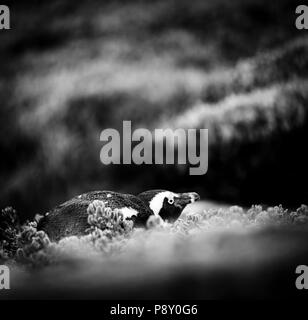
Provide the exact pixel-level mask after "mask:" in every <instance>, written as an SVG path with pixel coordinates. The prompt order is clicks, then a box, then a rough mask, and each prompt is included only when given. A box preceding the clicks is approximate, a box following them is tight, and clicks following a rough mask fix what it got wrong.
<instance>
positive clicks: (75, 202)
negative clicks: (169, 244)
mask: <svg viewBox="0 0 308 320" xmlns="http://www.w3.org/2000/svg"><path fill="white" fill-rule="evenodd" d="M94 200H100V201H103V202H105V205H106V207H110V208H111V209H120V210H123V212H124V213H125V212H127V210H130V211H131V212H132V213H133V214H132V215H129V216H128V217H127V216H126V217H125V218H128V219H131V220H133V221H134V225H136V226H138V225H145V223H146V221H147V219H148V217H149V216H150V215H151V214H153V212H152V211H151V210H150V208H149V207H148V206H147V205H146V204H145V203H144V202H143V201H142V200H141V199H139V198H138V197H136V196H134V195H131V194H122V193H118V192H113V191H92V192H88V193H84V194H81V195H79V196H76V197H74V198H72V199H71V200H69V201H66V202H64V203H62V204H60V205H59V206H57V207H56V208H54V209H53V210H52V211H50V212H49V213H47V214H46V215H45V216H44V217H43V218H42V219H41V220H40V221H39V224H38V229H39V230H43V231H45V232H46V233H47V234H48V236H49V238H50V239H51V240H53V241H58V240H60V239H61V238H63V237H66V236H73V235H75V236H80V235H84V234H85V230H86V229H87V228H88V227H89V225H88V213H87V208H88V206H89V204H90V203H91V202H93V201H94ZM124 216H125V215H124Z"/></svg>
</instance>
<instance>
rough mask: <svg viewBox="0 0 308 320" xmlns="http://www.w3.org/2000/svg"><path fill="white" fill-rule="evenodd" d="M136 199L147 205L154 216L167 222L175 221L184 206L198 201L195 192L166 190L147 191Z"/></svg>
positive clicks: (198, 197)
mask: <svg viewBox="0 0 308 320" xmlns="http://www.w3.org/2000/svg"><path fill="white" fill-rule="evenodd" d="M138 197H139V198H140V199H141V200H143V201H144V202H146V203H147V205H148V206H149V207H150V209H151V210H152V212H153V213H154V215H156V216H160V217H161V218H162V219H163V220H165V221H169V222H173V221H175V220H177V219H178V218H179V216H180V215H181V213H182V211H183V210H184V208H185V207H186V205H188V204H189V203H193V202H195V201H197V200H199V199H200V196H199V195H198V193H196V192H186V193H175V192H171V191H166V190H149V191H145V192H142V193H140V194H139V195H138Z"/></svg>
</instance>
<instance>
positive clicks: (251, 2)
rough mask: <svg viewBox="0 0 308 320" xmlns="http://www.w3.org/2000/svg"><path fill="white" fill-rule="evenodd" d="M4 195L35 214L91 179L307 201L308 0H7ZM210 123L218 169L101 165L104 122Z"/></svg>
mask: <svg viewBox="0 0 308 320" xmlns="http://www.w3.org/2000/svg"><path fill="white" fill-rule="evenodd" d="M3 4H7V5H9V7H10V9H11V28H12V29H11V30H9V31H4V30H3V31H0V103H1V107H0V155H1V156H0V194H1V197H0V207H5V206H7V205H11V206H13V207H15V208H16V209H17V210H18V212H19V213H20V215H22V216H23V217H24V218H26V217H32V216H33V215H34V214H36V213H43V212H45V211H46V210H48V209H50V208H51V207H53V206H55V205H57V204H58V203H60V202H63V201H65V200H66V199H68V198H70V197H72V196H74V195H76V194H79V193H82V192H86V191H89V190H94V189H98V190H103V189H110V190H116V191H123V192H131V193H139V192H142V191H144V190H146V189H152V188H164V189H171V190H173V191H181V190H188V189H189V191H190V190H192V189H193V190H194V191H197V192H199V193H200V194H201V195H202V197H203V198H204V199H214V200H216V201H218V202H222V203H223V202H225V203H230V204H231V203H236V204H241V205H251V204H253V203H262V204H266V205H271V204H275V205H276V204H280V203H282V204H283V205H284V206H286V207H296V206H299V205H300V204H301V203H304V202H306V203H307V195H308V190H307V177H308V170H307V160H308V159H307V158H308V157H307V152H306V149H307V129H308V127H307V124H308V121H307V102H308V90H307V89H308V82H307V73H308V54H307V53H308V38H307V31H305V30H297V29H296V28H295V19H296V15H295V8H296V6H297V5H298V4H302V3H301V2H299V3H297V1H291V0H279V1H268V0H267V1H265V0H233V1H228V0H215V1H214V0H207V1H204V0H191V1H183V0H177V1H171V0H158V1H136V0H131V1H125V2H121V1H111V0H110V1H95V0H94V1H85V0H81V1H78V2H76V1H72V0H61V1H29V0H23V1H19V2H6V3H3ZM123 120H131V121H133V126H134V127H135V128H138V127H146V128H149V129H153V128H160V127H162V126H167V127H170V128H173V127H184V128H208V129H209V143H210V146H209V148H210V149H209V158H210V163H209V170H208V173H207V174H206V175H205V176H195V177H192V176H189V174H188V171H187V170H188V168H180V167H177V166H155V167H150V166H121V167H118V166H103V165H102V164H101V162H100V158H99V153H100V149H101V147H102V144H101V142H100V141H99V135H100V132H101V131H102V130H103V129H105V128H121V127H122V121H123Z"/></svg>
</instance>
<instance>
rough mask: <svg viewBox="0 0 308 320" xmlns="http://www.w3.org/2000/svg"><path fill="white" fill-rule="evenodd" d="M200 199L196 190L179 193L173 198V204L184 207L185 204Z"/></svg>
mask: <svg viewBox="0 0 308 320" xmlns="http://www.w3.org/2000/svg"><path fill="white" fill-rule="evenodd" d="M198 200H200V196H199V195H198V193H196V192H186V193H180V194H179V197H176V198H174V205H175V206H177V207H180V208H184V207H185V206H186V205H188V204H190V203H193V202H195V201H198Z"/></svg>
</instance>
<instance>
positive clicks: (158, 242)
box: [1, 201, 308, 298]
mask: <svg viewBox="0 0 308 320" xmlns="http://www.w3.org/2000/svg"><path fill="white" fill-rule="evenodd" d="M88 212H89V226H91V227H90V229H89V230H88V231H89V233H88V234H87V235H84V236H82V237H76V236H72V237H66V238H63V239H62V240H60V241H59V242H50V241H49V239H48V236H47V235H46V234H45V233H44V232H42V231H37V230H36V224H35V223H27V224H25V225H24V226H23V227H22V230H21V231H20V233H19V234H18V236H17V239H18V245H19V248H18V250H17V253H16V255H15V256H11V257H10V258H7V260H6V264H9V265H10V266H11V270H12V281H13V282H14V284H15V285H14V289H12V290H11V292H10V294H11V297H15V298H16V297H22V296H27V297H28V298H29V297H36V296H40V297H41V298H42V297H45V296H53V295H54V296H56V297H57V298H60V297H63V296H65V294H68V295H69V297H70V298H72V297H75V296H78V297H83V298H89V297H96V298H97V297H109V298H110V297H117V298H119V297H122V296H124V297H130V298H132V297H135V296H136V295H137V296H138V297H143V298H145V297H158V296H159V295H161V296H163V297H172V296H173V297H174V296H176V297H189V296H190V297H192V296H193V297H196V298H197V297H198V298H201V297H202V298H205V297H223V296H224V297H230V293H231V294H232V297H236V296H241V295H243V294H244V295H247V296H258V295H260V294H261V295H262V297H263V298H264V295H265V294H266V296H267V297H271V294H273V290H274V291H275V290H276V291H277V292H275V295H274V296H275V297H278V296H279V297H280V296H283V295H286V294H288V291H286V290H287V289H288V288H287V287H283V290H282V291H279V288H280V287H279V285H281V284H282V283H283V284H285V283H286V282H287V281H286V279H289V278H290V273H288V274H289V277H284V278H283V277H282V276H285V274H284V273H283V270H284V268H285V266H286V264H287V265H288V268H289V266H290V265H292V266H293V265H294V266H296V265H297V264H298V262H299V261H305V260H302V259H303V258H304V257H306V256H307V246H306V245H305V243H306V241H307V225H308V207H307V206H301V207H300V208H298V209H297V210H295V211H289V210H286V209H284V208H283V207H281V206H276V207H271V208H268V209H264V208H262V206H252V207H251V208H250V209H244V208H242V207H239V206H233V207H230V208H226V209H215V210H214V209H210V210H206V211H204V212H203V213H202V214H195V213H194V212H189V213H188V214H187V215H186V216H183V217H181V218H180V219H179V220H177V221H176V222H175V223H174V224H168V223H165V222H162V221H161V220H158V219H157V217H154V216H153V217H150V218H149V221H148V223H147V228H146V229H143V228H134V229H132V228H131V225H130V223H129V221H123V220H122V216H121V214H119V212H118V211H116V210H115V211H112V210H110V209H109V208H106V207H105V206H104V203H102V202H100V201H95V202H93V203H91V204H90V205H89V207H88ZM101 227H102V228H104V229H101ZM2 244H3V242H1V246H2ZM296 263H297V264H296ZM301 263H302V262H301ZM277 265H278V266H279V271H278V270H277V269H275V268H276V267H277ZM290 271H291V270H289V269H288V272H290ZM292 271H293V272H291V275H292V274H294V270H293V269H292ZM222 275H223V276H222ZM219 276H220V277H222V278H220V277H219ZM279 276H281V277H282V278H279ZM33 279H36V281H33ZM185 279H186V280H188V279H191V280H190V281H188V282H186V280H185ZM209 279H210V280H209ZM281 279H282V280H283V279H284V281H282V282H281V283H279V281H280V280H281ZM256 280H257V281H258V282H256ZM31 281H32V282H31ZM191 281H193V282H191ZM222 282H223V283H224V284H225V285H224V286H220V285H219V284H221V283H222ZM30 283H32V285H31V286H30V285H29V284H30ZM292 283H293V281H292ZM192 284H193V285H192ZM84 285H86V288H87V290H83V288H84ZM131 285H132V286H131ZM293 287H294V284H293ZM166 288H168V290H166ZM176 288H178V289H176ZM111 289H112V290H111ZM259 289H262V290H261V291H259ZM276 294H277V295H276ZM228 295H229V296H228ZM247 296H246V297H247Z"/></svg>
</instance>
